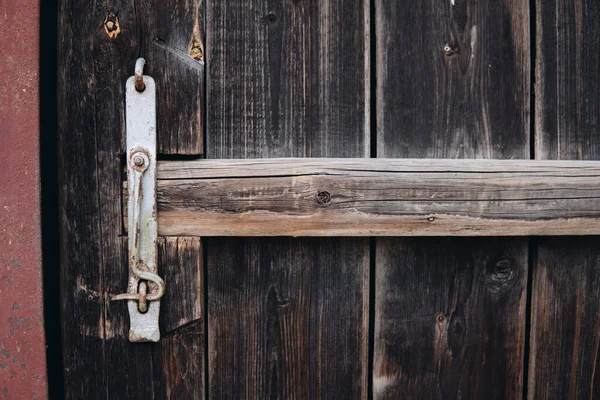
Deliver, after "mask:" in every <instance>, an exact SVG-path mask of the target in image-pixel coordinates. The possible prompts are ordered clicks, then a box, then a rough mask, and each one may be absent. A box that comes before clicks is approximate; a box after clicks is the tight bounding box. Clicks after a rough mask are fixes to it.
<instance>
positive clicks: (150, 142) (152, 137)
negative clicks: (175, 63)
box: [112, 58, 165, 342]
mask: <svg viewBox="0 0 600 400" xmlns="http://www.w3.org/2000/svg"><path fill="white" fill-rule="evenodd" d="M145 63H146V61H145V60H144V59H143V58H139V59H138V60H137V62H136V63H135V75H134V76H132V77H130V78H129V79H128V80H127V83H126V84H125V117H126V130H127V184H128V187H129V199H128V201H127V212H128V222H127V225H128V232H129V238H128V242H129V245H128V247H129V285H128V288H127V293H123V294H119V295H116V296H113V298H112V300H128V302H127V307H128V309H129V320H130V325H129V340H130V341H132V342H158V341H159V339H160V331H159V328H158V316H159V311H160V298H161V297H162V296H163V295H164V293H165V282H164V281H163V280H162V279H161V278H160V277H159V276H158V275H157V274H156V272H157V258H156V240H157V237H158V230H157V222H156V87H155V84H154V79H152V78H151V77H149V76H146V75H143V69H144V64H145Z"/></svg>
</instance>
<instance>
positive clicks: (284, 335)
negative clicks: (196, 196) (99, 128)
mask: <svg viewBox="0 0 600 400" xmlns="http://www.w3.org/2000/svg"><path fill="white" fill-rule="evenodd" d="M206 18H207V48H206V50H207V62H208V65H209V68H208V70H207V85H208V86H207V92H208V94H207V98H208V99H209V101H208V107H207V119H206V121H207V139H206V140H207V154H206V156H207V158H267V157H290V156H293V157H306V156H310V157H331V156H335V157H364V156H365V155H367V154H369V148H368V143H369V140H370V139H369V129H368V126H369V121H368V104H369V100H368V93H369V89H370V88H369V84H368V79H369V73H368V57H369V50H368V45H369V40H368V38H367V36H366V35H367V33H368V32H369V27H368V18H369V6H368V2H365V1H363V0H335V1H329V2H321V1H285V2H275V1H267V0H252V1H248V0H232V1H227V2H217V1H214V2H209V3H208V4H207V17H206ZM368 243H369V240H368V239H366V238H361V239H356V240H348V239H329V240H314V239H312V240H311V239H278V240H275V239H241V238H240V239H209V240H208V241H207V253H208V255H207V257H208V265H207V269H208V276H207V282H208V291H209V292H208V297H209V301H210V304H209V307H208V319H209V331H208V335H209V337H208V342H209V348H210V354H209V365H208V376H209V387H210V389H209V396H210V397H211V398H214V399H222V398H238V397H243V398H258V399H264V398H324V399H326V398H345V399H353V398H366V396H367V370H368V365H367V364H368V362H367V359H368V356H367V338H368V331H367V321H368V312H367V309H366V307H367V306H366V304H367V303H368V297H369V293H368V279H367V277H368V265H369V256H368V254H369V246H368Z"/></svg>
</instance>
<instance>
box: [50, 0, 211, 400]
mask: <svg viewBox="0 0 600 400" xmlns="http://www.w3.org/2000/svg"><path fill="white" fill-rule="evenodd" d="M152 4H153V6H154V8H153V10H154V11H153V13H156V12H158V11H160V5H161V4H162V3H161V2H153V3H152ZM138 6H139V4H137V3H136V2H134V1H132V0H121V1H116V2H113V3H112V4H111V5H110V7H108V6H107V5H106V4H104V3H102V4H99V3H95V2H77V1H71V0H62V1H60V2H59V14H58V19H59V20H58V36H59V37H58V42H59V46H58V47H59V56H58V60H59V66H58V71H59V76H58V110H59V116H58V123H59V155H60V161H59V170H60V173H59V179H60V184H61V189H60V201H59V202H60V212H61V215H60V218H61V221H60V222H61V228H60V229H61V291H62V293H61V297H62V299H63V305H62V336H63V351H64V366H65V383H66V384H65V390H66V393H65V397H66V398H68V399H71V398H73V399H81V398H98V397H106V398H147V399H153V398H166V397H169V396H171V394H169V393H171V392H173V393H194V394H195V395H196V394H198V396H194V397H196V398H197V397H201V396H202V393H203V380H202V378H201V377H202V374H203V371H204V370H203V366H202V360H203V355H202V354H203V340H204V339H203V334H202V332H201V331H200V332H198V330H196V335H195V336H193V335H189V334H188V335H179V336H177V335H176V334H173V335H172V336H167V337H166V338H165V339H164V340H163V341H162V342H161V343H160V344H157V345H149V344H142V345H132V344H131V343H129V341H128V338H127V330H128V316H127V308H126V304H125V303H124V302H111V301H110V300H109V299H110V296H111V295H113V294H117V293H121V292H122V291H123V290H124V289H125V288H126V285H127V274H128V272H127V256H126V254H127V251H126V243H125V242H126V239H125V238H124V237H122V234H123V232H122V225H121V219H122V215H121V203H120V197H121V174H122V159H123V155H124V154H123V152H124V148H123V143H124V139H125V136H124V126H123V122H124V101H123V100H124V82H125V80H126V79H127V78H128V77H129V76H131V75H132V71H133V69H132V68H133V64H134V62H135V59H136V58H137V57H138V56H140V55H141V56H146V57H148V54H147V53H146V50H144V46H143V43H144V41H143V40H145V39H143V40H142V38H145V37H146V35H147V34H148V31H149V30H150V29H147V28H144V25H143V24H141V23H139V21H140V20H141V19H142V17H141V16H140V15H139V13H140V12H141V10H139V9H138V8H139V7H138ZM195 6H197V3H195ZM189 7H192V6H189ZM162 11H163V12H165V13H166V14H165V15H171V14H169V13H170V12H171V10H166V11H165V10H162ZM192 11H193V8H192ZM173 18H175V17H173ZM175 19H176V18H175ZM176 21H177V22H178V23H179V24H180V25H181V26H179V29H180V30H179V32H182V31H183V30H185V28H184V26H183V25H184V23H183V22H182V21H181V20H178V19H176ZM187 26H188V28H189V35H188V36H189V37H191V36H192V33H191V32H192V29H193V27H192V26H190V25H189V24H188V25H187ZM109 27H110V29H109ZM117 27H118V29H117ZM154 61H155V65H159V64H160V62H159V61H158V60H154ZM152 63H153V60H151V59H149V60H148V65H151V64H152ZM173 68H175V67H173ZM175 69H177V68H175ZM178 70H179V71H181V72H179V73H181V74H184V73H185V71H183V70H181V69H178ZM155 78H156V80H157V81H161V76H160V75H159V76H155ZM173 82H174V81H171V82H170V84H173ZM182 92H183V93H187V91H185V90H182ZM159 96H160V95H159ZM189 101H190V102H195V101H197V99H196V98H193V99H191V100H189ZM163 107H164V110H163V112H164V113H165V114H163V116H164V118H167V117H166V116H168V115H170V113H171V111H169V110H170V109H173V107H176V104H175V103H173V102H171V103H166V104H163ZM196 107H199V106H198V105H196ZM175 115H177V114H176V113H175ZM167 119H168V118H167ZM194 121H195V117H192V122H190V123H191V124H192V125H193V124H195V123H196V122H194ZM178 123H182V122H181V121H178ZM188 126H190V125H189V124H188ZM158 135H159V137H160V136H161V133H160V132H159V133H158ZM185 146H187V145H185V143H184V144H182V146H179V147H178V149H182V148H184V147H185ZM186 251H189V252H191V253H194V252H196V253H198V254H196V255H195V257H196V258H197V259H198V260H200V259H201V255H200V254H199V252H200V248H199V245H197V244H194V243H190V245H189V249H188V250H186ZM190 257H191V256H190ZM188 258H189V257H188ZM182 260H183V259H180V258H177V257H175V259H174V260H173V263H174V266H173V267H175V266H176V265H177V262H180V261H182ZM196 267H197V268H196V270H197V269H199V266H196ZM196 270H192V271H190V274H191V275H190V276H195V277H196V279H200V282H201V276H200V275H198V272H197V271H196ZM194 271H196V272H194ZM196 283H197V282H196ZM198 291H199V289H198V286H197V285H196V284H194V285H192V286H189V287H187V289H186V292H187V293H188V294H190V292H191V293H193V294H194V296H200V297H201V296H202V294H201V293H202V292H198ZM184 293H185V292H184ZM191 298H193V296H192V297H191ZM172 308H173V311H174V312H175V314H176V315H178V316H179V317H180V319H181V318H182V319H183V320H185V321H194V320H195V319H196V318H197V315H198V314H197V313H198V311H196V310H190V308H189V307H188V308H179V307H172ZM168 311H169V310H168V307H167V309H165V310H163V312H168ZM199 312H200V315H201V313H202V311H201V310H200V311H199ZM175 323H176V321H174V320H172V321H171V322H170V323H169V325H168V326H170V327H172V329H174V328H175V327H176V326H175V325H174V324H175ZM199 326H202V324H200V325H199ZM175 333H177V330H175ZM176 336H177V340H175V337H176ZM182 341H183V342H185V343H184V345H183V348H186V349H190V348H193V349H194V351H193V352H191V353H192V354H191V355H190V359H191V360H194V363H195V364H192V365H193V366H194V368H192V369H190V370H189V371H187V372H186V374H187V375H186V376H188V379H189V382H188V383H186V385H187V386H185V387H182V386H181V385H180V384H179V383H177V380H178V379H181V376H179V375H177V374H174V372H173V371H174V369H173V364H172V363H173V360H172V358H171V357H174V356H175V354H177V352H178V351H180V349H181V348H182ZM156 354H162V355H163V356H157V355H156ZM169 354H172V355H171V356H168V357H167V356H165V355H169ZM194 357H197V359H195V358H194ZM156 371H162V373H161V374H158V373H157V372H156ZM161 388H163V389H161ZM175 388H176V389H175ZM184 397H185V396H184Z"/></svg>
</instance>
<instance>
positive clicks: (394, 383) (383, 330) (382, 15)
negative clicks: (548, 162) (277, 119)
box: [373, 0, 530, 399]
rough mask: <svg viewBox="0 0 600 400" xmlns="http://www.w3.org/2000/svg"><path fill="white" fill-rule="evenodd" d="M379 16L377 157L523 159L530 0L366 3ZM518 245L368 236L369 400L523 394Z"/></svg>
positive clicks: (521, 256)
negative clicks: (371, 259)
mask: <svg viewBox="0 0 600 400" xmlns="http://www.w3.org/2000/svg"><path fill="white" fill-rule="evenodd" d="M375 14H376V28H377V31H376V42H377V63H376V65H377V130H378V138H377V156H378V157H420V158H507V159H512V158H517V159H518V158H529V105H528V103H529V90H530V89H529V88H530V79H529V68H530V55H529V46H530V43H529V5H528V3H527V2H511V1H508V2H506V1H505V2H490V1H486V2H478V1H469V0H466V1H446V2H435V3H431V2H419V3H415V4H411V5H410V6H407V5H406V4H404V3H403V2H397V1H390V0H376V1H375ZM446 46H447V49H446V52H445V51H444V48H445V47H446ZM446 53H447V54H446ZM527 248H528V241H527V240H526V239H504V240H500V241H498V240H497V239H486V240H483V239H482V240H481V241H479V240H477V241H474V240H473V239H469V240H466V239H446V240H443V241H441V240H440V239H422V240H415V239H387V238H386V239H378V240H377V243H376V252H377V257H376V259H377V263H376V273H375V274H376V281H377V282H378V283H377V285H378V286H377V288H376V304H375V349H374V366H373V389H374V398H375V399H386V398H389V399H392V398H393V399H399V398H400V399H402V398H406V399H419V398H423V399H431V398H497V399H500V398H501V399H520V398H521V397H522V382H523V377H522V375H521V370H522V368H523V362H524V350H523V349H524V342H525V306H524V304H525V298H526V294H525V287H526V285H525V284H524V283H525V282H526V278H524V277H525V276H526V275H527V274H526V266H527ZM494 257H498V258H496V259H495V260H496V261H493V262H492V261H491V260H493V259H494ZM502 260H511V261H510V262H509V265H510V268H507V270H510V271H512V273H514V274H515V275H513V279H509V280H505V281H503V278H500V277H501V276H504V274H503V273H501V272H500V270H502V269H503V268H502V267H501V265H503V264H504V263H500V264H497V263H499V262H501V261H502ZM490 265H491V266H492V268H491V270H492V271H493V270H494V268H496V267H494V266H496V265H498V267H497V268H498V272H497V273H493V272H490ZM457 266H460V267H457ZM494 276H497V277H498V279H496V278H492V277H494ZM515 277H518V278H517V279H515ZM504 278H505V276H504ZM424 279H426V281H427V282H429V283H428V284H424V283H423V280H424ZM499 281H500V282H501V281H503V282H504V285H505V286H502V290H501V291H498V292H496V294H494V292H495V291H496V290H497V289H498V286H497V284H498V283H499ZM403 291H407V292H408V294H404V293H403ZM499 293H503V294H502V296H499V295H498V294H499ZM440 315H441V316H442V317H443V318H442V319H436V318H438V317H439V316H440ZM491 316H494V317H491ZM444 324H447V325H444ZM436 339H437V340H436ZM436 362H437V364H436Z"/></svg>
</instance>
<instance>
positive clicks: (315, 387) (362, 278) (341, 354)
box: [208, 238, 369, 399]
mask: <svg viewBox="0 0 600 400" xmlns="http://www.w3.org/2000/svg"><path fill="white" fill-rule="evenodd" d="M340 242H341V240H340V239H331V238H327V239H291V238H272V239H268V240H267V239H244V240H241V239H237V238H227V239H219V240H218V242H217V240H213V239H210V240H209V247H208V249H209V253H208V265H209V267H210V269H209V290H210V292H209V300H208V301H209V305H208V308H209V335H210V336H209V349H210V352H209V382H210V383H209V385H210V392H209V393H210V396H211V397H213V396H214V398H229V396H223V397H221V395H222V394H223V393H225V394H228V395H236V397H237V396H240V395H241V397H244V398H248V399H267V398H279V399H308V398H319V399H334V398H340V397H341V398H365V397H366V391H365V389H366V386H365V375H366V370H365V367H366V366H365V364H366V357H367V347H366V341H365V336H366V333H367V320H368V296H366V293H367V291H368V284H369V283H368V279H369V277H368V270H369V269H368V268H369V248H368V247H367V246H365V245H364V242H365V239H363V238H355V239H344V241H343V243H344V244H343V245H340ZM217 250H218V251H217Z"/></svg>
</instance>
